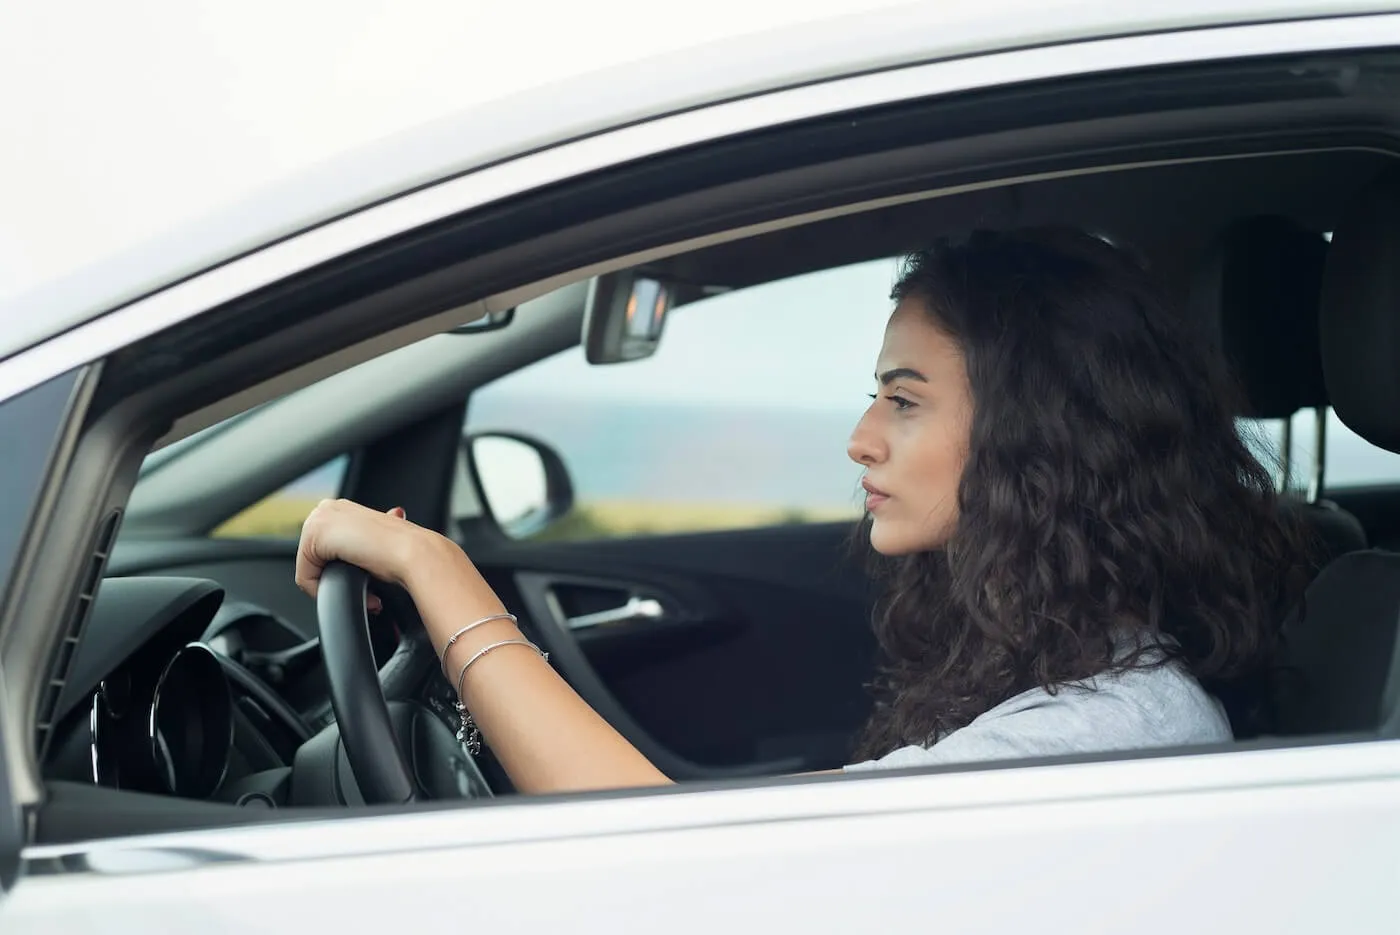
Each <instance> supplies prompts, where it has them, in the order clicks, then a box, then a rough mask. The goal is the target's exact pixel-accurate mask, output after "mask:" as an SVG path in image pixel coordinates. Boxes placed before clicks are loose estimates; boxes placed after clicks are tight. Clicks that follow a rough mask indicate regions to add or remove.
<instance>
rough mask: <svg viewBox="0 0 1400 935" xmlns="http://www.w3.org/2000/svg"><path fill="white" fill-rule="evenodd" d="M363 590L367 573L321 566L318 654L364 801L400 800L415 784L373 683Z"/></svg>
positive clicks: (340, 566) (376, 672)
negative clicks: (323, 664)
mask: <svg viewBox="0 0 1400 935" xmlns="http://www.w3.org/2000/svg"><path fill="white" fill-rule="evenodd" d="M368 593H369V574H368V573H367V572H365V571H364V570H363V569H360V568H356V567H355V566H354V565H347V564H346V563H344V562H330V563H329V564H327V565H326V567H325V568H323V569H322V570H321V582H320V585H319V586H318V588H317V590H316V620H317V627H318V629H319V631H320V634H321V656H322V658H323V659H324V660H325V664H326V678H327V680H328V681H329V682H330V688H331V709H332V710H334V711H335V721H336V726H337V728H338V729H339V731H340V740H341V743H343V744H344V745H345V757H346V759H347V760H349V762H350V770H351V772H353V773H354V774H355V783H356V784H357V785H358V786H359V787H360V795H361V796H362V797H363V798H364V800H365V802H366V803H368V804H370V805H383V804H402V803H405V802H411V801H413V800H414V799H415V798H417V792H416V789H417V785H416V783H414V781H413V772H412V770H411V769H410V768H409V764H408V762H407V761H406V760H405V759H404V755H403V750H402V749H401V748H400V747H399V744H398V741H397V738H396V737H395V734H394V726H393V722H392V720H391V719H390V716H389V704H388V702H387V701H385V699H384V689H383V688H382V687H381V686H380V684H379V669H378V667H376V666H375V664H374V650H373V647H372V646H371V645H370V638H369V610H368V608H367V604H366V597H367V595H368Z"/></svg>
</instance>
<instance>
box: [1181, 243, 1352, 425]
mask: <svg viewBox="0 0 1400 935" xmlns="http://www.w3.org/2000/svg"><path fill="white" fill-rule="evenodd" d="M1326 258H1327V241H1326V240H1324V239H1323V237H1322V235H1321V234H1319V233H1313V232H1311V231H1308V230H1305V229H1303V228H1302V227H1299V226H1298V225H1297V224H1294V223H1293V222H1292V221H1290V220H1288V219H1287V218H1282V217H1253V218H1247V219H1245V220H1242V221H1238V222H1236V223H1234V224H1232V225H1231V226H1230V227H1228V228H1226V230H1225V232H1224V233H1223V234H1221V235H1220V236H1219V237H1218V238H1217V239H1216V240H1215V241H1214V243H1212V245H1211V247H1210V249H1209V251H1208V252H1207V254H1206V257H1205V261H1204V263H1203V264H1202V266H1201V268H1200V270H1199V272H1198V274H1197V278H1196V281H1195V283H1194V289H1195V301H1194V303H1193V304H1194V305H1195V306H1196V308H1197V309H1198V310H1200V311H1201V312H1202V313H1203V314H1204V315H1206V316H1207V320H1208V321H1209V322H1217V323H1218V325H1219V332H1218V333H1219V336H1220V340H1221V345H1222V348H1223V350H1224V352H1225V356H1226V358H1227V359H1228V360H1229V362H1230V365H1231V367H1232V368H1233V369H1234V372H1235V375H1236V377H1237V378H1238V379H1239V381H1240V384H1241V387H1242V389H1243V390H1244V395H1245V401H1246V409H1247V411H1245V412H1242V413H1240V415H1243V416H1249V417H1252V418H1256V419H1286V418H1288V417H1289V416H1291V415H1293V413H1295V412H1297V411H1298V410H1299V409H1311V408H1315V407H1319V406H1326V405H1327V383H1326V381H1324V380H1323V376H1322V356H1321V352H1320V350H1319V348H1318V308H1319V297H1320V293H1321V289H1322V271H1323V265H1324V262H1325V260H1326Z"/></svg>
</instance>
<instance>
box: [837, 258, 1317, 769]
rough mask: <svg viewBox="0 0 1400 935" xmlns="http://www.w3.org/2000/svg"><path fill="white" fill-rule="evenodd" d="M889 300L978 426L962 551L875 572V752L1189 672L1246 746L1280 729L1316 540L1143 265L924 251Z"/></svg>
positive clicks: (967, 476)
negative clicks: (1050, 702) (961, 375)
mask: <svg viewBox="0 0 1400 935" xmlns="http://www.w3.org/2000/svg"><path fill="white" fill-rule="evenodd" d="M892 297H893V298H894V299H895V300H897V301H898V300H903V299H906V298H912V299H917V300H919V301H920V302H921V303H922V304H923V305H924V306H926V308H927V311H928V314H929V315H930V316H931V317H932V321H933V324H934V325H935V326H937V327H938V328H940V329H942V330H943V331H944V332H945V333H946V334H947V335H948V336H949V337H951V338H952V339H953V340H955V341H956V342H957V344H958V345H959V347H960V348H961V351H962V356H963V360H964V363H965V365H966V368H967V376H968V380H969V383H970V387H971V391H972V399H973V414H972V420H971V435H970V439H969V454H968V459H967V462H966V466H965V468H964V470H963V473H962V478H961V481H960V483H959V487H958V516H957V521H956V526H955V529H954V531H953V533H952V535H951V537H950V539H949V541H948V542H947V544H946V546H945V547H944V548H943V549H941V550H939V551H937V552H925V553H920V554H915V555H908V556H902V557H898V558H893V559H886V558H882V557H879V556H874V555H873V553H872V561H873V562H874V570H875V572H876V575H877V577H878V578H879V580H880V581H881V582H882V583H883V585H884V596H883V598H882V600H881V601H880V602H879V603H878V604H877V606H876V612H875V617H874V628H875V634H876V638H877V641H878V644H879V649H880V655H881V657H882V666H881V670H880V674H879V677H878V678H877V680H876V683H875V685H874V688H875V689H876V705H875V709H874V712H873V714H872V717H871V719H870V721H869V723H868V724H867V726H866V729H865V731H864V733H863V736H862V737H861V738H860V740H859V742H858V750H857V753H858V755H859V756H860V757H862V758H864V757H875V756H880V755H882V754H884V753H886V752H889V751H890V750H892V749H894V748H896V747H899V746H902V745H905V744H929V743H933V742H937V740H938V739H940V738H941V737H944V736H946V735H947V734H948V733H949V732H951V731H953V730H956V729H958V728H960V727H962V726H964V725H966V724H967V723H969V722H970V721H971V720H973V719H974V718H976V717H977V716H978V715H980V714H982V713H983V712H985V711H987V710H988V709H990V708H992V707H994V706H995V705H997V704H999V703H1000V702H1002V701H1004V700H1006V699H1008V698H1010V697H1012V696H1014V695H1017V694H1019V693H1021V692H1023V691H1026V690H1028V689H1031V688H1035V687H1040V688H1043V689H1046V690H1048V691H1051V692H1054V691H1056V690H1057V689H1058V688H1060V687H1062V686H1064V685H1066V684H1067V683H1073V682H1080V681H1083V680H1086V679H1089V678H1090V677H1092V676H1095V675H1098V674H1102V673H1108V672H1114V671H1121V670H1124V669H1128V668H1134V667H1145V666H1152V665H1161V664H1167V663H1169V662H1171V661H1172V660H1180V661H1181V662H1183V663H1184V664H1185V665H1186V666H1188V667H1189V670H1190V671H1191V672H1192V673H1193V674H1194V675H1195V676H1196V677H1197V678H1198V679H1199V680H1200V681H1201V682H1202V683H1203V685H1204V686H1205V687H1206V688H1207V689H1208V690H1210V691H1212V692H1214V693H1215V694H1216V695H1217V697H1219V698H1221V700H1222V701H1223V702H1224V703H1225V705H1226V707H1227V710H1228V711H1229V712H1230V715H1231V719H1232V722H1233V723H1234V725H1235V729H1236V733H1237V734H1249V733H1253V732H1256V731H1257V730H1258V729H1260V728H1261V727H1262V726H1264V722H1265V719H1266V717H1267V705H1266V704H1265V703H1264V701H1265V699H1266V697H1267V695H1268V692H1267V691H1266V690H1265V687H1266V685H1267V684H1268V682H1269V681H1270V675H1271V673H1272V672H1273V662H1274V658H1275V654H1276V652H1277V650H1278V647H1279V642H1280V626H1281V624H1282V621H1283V619H1284V617H1285V615H1286V614H1287V612H1288V610H1289V609H1290V608H1291V607H1292V606H1293V605H1294V603H1295V602H1296V601H1297V600H1298V599H1299V597H1300V596H1301V592H1302V590H1303V587H1304V586H1305V585H1306V582H1307V578H1308V569H1309V568H1310V567H1311V563H1312V554H1313V552H1312V549H1313V544H1312V543H1311V542H1310V540H1309V539H1308V537H1307V534H1306V533H1305V531H1304V530H1303V529H1302V528H1301V526H1300V524H1299V523H1298V522H1297V520H1296V519H1293V518H1291V517H1292V514H1291V513H1290V512H1289V511H1286V510H1281V509H1280V505H1279V502H1278V497H1277V495H1276V493H1275V488H1274V482H1273V479H1272V477H1271V475H1270V472H1269V470H1268V469H1266V468H1265V467H1264V466H1263V465H1262V464H1261V463H1260V462H1259V460H1257V459H1256V458H1255V457H1254V455H1253V454H1251V452H1250V450H1249V446H1248V445H1247V444H1246V443H1245V441H1244V440H1243V439H1242V437H1241V434H1240V431H1239V429H1238V428H1237V423H1236V420H1235V415H1236V413H1238V412H1240V411H1241V409H1240V405H1239V404H1240V401H1241V399H1242V395H1241V393H1240V391H1239V387H1238V386H1237V385H1236V384H1235V382H1234V380H1233V379H1232V378H1231V377H1230V376H1229V374H1228V371H1227V368H1226V366H1225V364H1224V358H1223V355H1222V353H1221V352H1220V349H1219V346H1218V343H1217V342H1214V341H1212V340H1211V339H1210V332H1209V331H1208V330H1206V329H1202V328H1199V327H1193V326H1190V325H1189V324H1188V323H1187V322H1186V321H1185V320H1184V319H1183V318H1182V317H1181V316H1180V315H1178V314H1177V313H1175V312H1174V311H1173V310H1172V309H1171V308H1170V307H1169V306H1168V304H1167V303H1166V302H1165V301H1164V299H1163V298H1162V296H1161V295H1160V294H1159V293H1158V292H1157V291H1156V289H1155V288H1154V285H1153V283H1152V281H1151V279H1150V277H1149V276H1148V275H1147V273H1146V272H1145V270H1144V269H1143V268H1142V267H1141V266H1140V265H1139V264H1138V263H1137V262H1136V261H1135V260H1134V259H1132V258H1131V257H1130V256H1129V255H1127V254H1126V253H1125V252H1123V251H1120V250H1118V249H1116V248H1114V247H1112V246H1110V245H1109V244H1108V243H1106V242H1104V241H1102V240H1100V239H1099V238H1097V237H1093V236H1090V235H1088V234H1083V233H1079V232H1074V231H1067V230H1035V231H1021V232H1016V233H1009V234H1008V233H990V232H978V233H975V234H973V235H971V237H970V238H969V239H967V240H966V241H965V242H962V243H957V244H953V243H944V244H941V245H939V246H938V247H936V248H934V249H931V250H927V251H924V252H921V253H917V254H914V255H912V256H910V257H908V258H907V259H906V261H905V263H904V266H903V268H902V270H901V273H900V276H899V280H898V283H897V285H896V286H895V287H894V291H893V296H892ZM867 525H868V517H867ZM868 532H869V530H868V528H866V527H864V526H863V527H862V536H863V541H865V542H867V543H868V541H869V535H868ZM1124 637H1134V638H1135V639H1136V642H1135V643H1130V644H1129V645H1136V646H1138V647H1140V648H1138V649H1136V650H1134V651H1130V652H1124V651H1123V646H1124V642H1123V640H1124ZM1162 637H1167V638H1168V639H1165V640H1163V639H1162Z"/></svg>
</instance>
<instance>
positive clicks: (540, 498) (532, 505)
mask: <svg viewBox="0 0 1400 935" xmlns="http://www.w3.org/2000/svg"><path fill="white" fill-rule="evenodd" d="M463 444H464V445H465V446H466V454H467V464H468V465H469V466H470V469H471V473H472V477H473V479H474V480H475V481H476V486H477V490H478V492H479V493H480V495H481V502H482V504H483V505H484V506H485V509H486V513H487V515H488V516H489V517H490V518H491V521H492V522H494V523H495V524H496V526H497V528H499V529H500V530H501V531H502V532H504V533H505V534H506V535H507V536H510V537H511V538H512V539H526V538H529V537H530V536H533V535H535V534H536V533H538V532H540V531H541V530H543V529H545V528H546V527H548V526H549V525H550V524H551V523H553V522H554V521H555V520H557V519H559V518H560V517H562V516H564V515H565V514H567V513H568V512H569V510H571V509H573V505H574V485H573V482H572V481H571V480H570V479H569V471H568V468H566V467H565V466H564V461H563V459H562V458H560V457H559V453H558V452H557V451H555V450H554V449H553V448H551V447H550V446H549V445H548V444H546V443H545V442H542V441H540V440H539V439H536V438H531V437H529V436H528V435H517V434H514V433H510V432H483V433H481V434H479V435H468V436H467V437H466V439H465V441H464V442H463Z"/></svg>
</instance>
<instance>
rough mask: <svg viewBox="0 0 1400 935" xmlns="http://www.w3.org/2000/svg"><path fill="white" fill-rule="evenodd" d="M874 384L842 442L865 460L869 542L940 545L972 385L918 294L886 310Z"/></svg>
mask: <svg viewBox="0 0 1400 935" xmlns="http://www.w3.org/2000/svg"><path fill="white" fill-rule="evenodd" d="M875 383H876V392H875V400H874V402H872V403H871V405H870V408H869V409H867V410H866V411H865V415H864V416H862V417H861V420H860V422H859V423H857V425H856V428H855V431H854V432H853V433H851V441H850V444H849V446H848V447H847V449H846V451H847V453H848V454H849V455H850V456H851V460H853V461H856V462H857V463H859V464H862V465H864V466H865V479H864V480H863V481H862V484H863V486H864V487H865V490H866V493H867V497H866V501H865V504H866V510H867V511H868V512H869V514H870V517H871V520H872V526H871V531H870V544H871V545H872V546H873V547H874V548H875V550H876V551H877V552H880V553H881V554H883V555H907V554H909V553H912V552H923V551H928V550H931V549H938V548H942V547H943V546H944V545H945V544H946V543H947V541H948V538H949V537H950V536H951V535H952V533H953V529H954V526H955V525H956V523H957V510H958V482H959V480H960V479H961V478H962V471H963V464H964V463H965V462H966V460H967V449H968V433H969V431H970V429H971V426H972V391H971V388H970V387H969V386H968V382H967V369H966V367H965V366H964V365H963V358H962V353H961V351H960V349H959V348H958V345H957V344H956V342H954V341H953V339H952V338H950V337H948V336H947V335H946V334H944V333H943V332H942V331H941V330H939V329H938V328H937V327H935V325H934V324H933V319H932V318H931V317H930V316H929V313H928V311H927V309H926V307H925V306H924V303H923V301H922V300H920V299H916V298H912V297H911V298H907V299H905V300H904V301H902V302H900V303H899V306H898V307H897V308H896V309H895V310H894V314H893V315H891V316H890V320H889V324H887V325H886V326H885V343H884V345H883V346H882V347H881V348H880V359H879V360H878V361H877V363H876V366H875Z"/></svg>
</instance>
